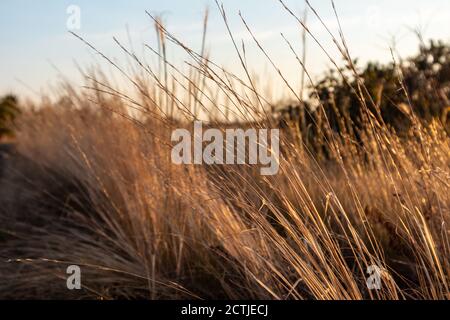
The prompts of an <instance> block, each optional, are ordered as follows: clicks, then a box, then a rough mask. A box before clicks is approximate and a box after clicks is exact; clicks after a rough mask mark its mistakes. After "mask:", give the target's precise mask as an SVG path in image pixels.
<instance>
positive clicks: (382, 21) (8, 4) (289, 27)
mask: <svg viewBox="0 0 450 320" xmlns="http://www.w3.org/2000/svg"><path fill="white" fill-rule="evenodd" d="M221 2H223V5H224V8H225V10H226V13H227V17H228V20H229V24H230V27H231V29H232V31H233V34H234V35H235V38H236V40H237V41H239V43H241V41H243V42H244V43H245V48H246V55H247V60H248V61H249V65H250V68H251V69H252V71H254V72H255V73H256V74H259V75H260V76H261V77H267V83H268V84H270V83H273V82H275V83H276V82H279V81H278V80H279V79H277V78H276V77H277V75H276V74H275V73H274V72H273V69H272V67H271V65H270V64H269V63H268V61H267V59H265V57H264V55H263V54H262V53H261V51H260V50H258V49H257V47H256V46H255V45H254V43H252V39H251V37H250V36H249V34H248V32H246V30H245V27H244V25H243V24H242V22H241V20H240V18H239V16H238V12H239V11H241V13H242V16H243V17H244V18H245V20H246V21H247V23H248V25H249V27H250V28H251V29H252V32H253V33H254V34H255V36H256V38H257V39H258V40H259V41H260V42H261V44H262V45H263V46H264V48H265V49H266V50H267V53H268V54H269V55H270V57H271V58H272V59H273V60H274V61H275V62H276V63H277V66H278V67H279V68H280V69H281V70H282V72H283V73H284V74H285V75H286V77H287V78H288V79H289V81H292V82H293V83H297V82H298V79H299V74H300V69H299V68H300V67H299V66H298V64H296V63H295V56H293V54H292V52H290V50H289V48H288V47H287V46H286V43H285V42H284V40H283V38H282V37H281V35H280V33H283V34H284V35H285V36H286V38H288V39H289V41H291V42H292V43H293V44H294V48H295V50H297V52H300V51H301V36H300V35H301V31H300V29H299V25H298V24H297V23H296V21H295V20H294V18H293V17H292V16H290V15H289V13H288V12H287V11H286V10H284V9H283V7H282V5H281V4H280V3H279V1H278V0H244V1H242V0H222V1H221ZM284 2H285V3H286V4H287V5H288V6H289V7H290V8H291V9H292V11H293V12H295V13H298V15H299V16H301V15H302V14H301V12H302V11H303V10H304V8H305V3H304V1H302V0H298V1H294V0H285V1H284ZM310 3H311V4H312V6H313V7H314V8H315V10H316V12H317V13H318V14H319V15H320V16H321V18H322V19H323V21H324V22H325V24H326V25H327V26H329V28H330V29H331V31H332V32H334V33H336V34H337V23H336V19H335V18H334V14H333V10H332V6H331V2H330V1H329V0H310ZM335 3H336V8H337V11H338V14H339V17H340V20H341V24H342V28H343V31H344V34H345V37H346V41H347V43H348V46H349V48H350V52H351V54H352V56H353V57H358V58H360V60H361V61H362V62H363V63H364V62H366V61H368V60H378V61H382V62H387V61H389V60H390V59H391V54H390V50H389V46H390V44H391V43H392V41H391V39H393V38H395V39H396V46H397V49H398V53H399V54H400V55H401V56H404V57H405V56H409V55H413V54H414V53H415V52H416V51H417V46H418V41H417V38H416V37H415V36H414V34H413V33H412V32H411V31H410V28H413V27H420V28H421V29H422V31H423V33H424V36H425V38H426V39H429V38H433V39H441V40H444V41H449V40H450V31H449V30H450V28H449V24H450V1H449V0H427V1H424V0H395V1H392V0H363V1H361V0H335ZM74 6H75V7H74ZM207 7H208V8H209V10H210V19H209V27H208V34H207V49H208V52H209V53H210V56H211V58H212V60H214V61H215V62H216V63H218V64H220V65H223V66H225V67H226V68H228V69H230V70H232V71H233V72H234V71H235V72H236V73H239V72H241V71H242V70H240V66H239V63H238V62H239V60H237V56H236V52H235V51H234V47H233V45H232V43H231V42H230V39H229V37H228V35H227V33H226V28H225V25H224V23H223V20H222V18H221V16H220V14H219V10H218V9H217V6H216V3H215V1H214V0H189V1H186V0H165V1H161V0H158V1H157V0H115V1H110V0H70V1H67V0H58V1H54V0H1V1H0V95H3V94H6V93H16V94H19V95H26V96H28V97H36V96H39V95H40V94H41V93H47V92H49V91H51V88H53V87H54V86H55V84H57V83H58V81H59V80H60V79H61V77H62V76H64V77H66V78H67V79H70V81H73V83H74V84H75V85H76V86H77V85H79V86H81V85H82V82H81V80H80V78H79V77H78V71H77V64H78V65H81V66H84V67H87V66H90V65H92V64H99V65H102V66H103V67H104V68H110V66H108V65H107V64H104V62H103V61H102V59H101V58H100V57H99V56H98V55H96V54H94V53H93V51H92V50H90V49H89V48H88V47H87V46H86V45H85V44H83V43H82V42H81V41H80V40H78V39H76V38H75V37H74V36H73V35H71V34H69V33H68V28H72V29H73V28H74V26H75V29H73V31H74V32H76V33H77V34H79V35H80V36H82V37H83V38H84V39H86V40H87V41H89V42H90V43H92V44H93V45H95V47H96V48H97V49H99V50H100V51H101V52H102V53H104V54H106V55H107V56H109V57H111V58H113V59H116V60H117V61H118V62H120V63H126V59H125V56H124V54H123V52H122V51H121V50H120V49H119V48H118V46H117V45H116V44H115V43H114V41H113V39H112V37H113V36H115V37H117V39H119V40H120V41H121V42H123V43H124V44H125V45H126V46H127V47H128V46H131V47H133V49H134V50H135V51H136V52H137V53H138V54H142V55H143V56H146V57H147V58H148V59H150V60H151V59H154V57H152V56H151V53H150V52H149V51H148V50H145V48H144V46H143V44H148V45H149V46H152V47H155V46H156V37H155V31H154V28H153V25H152V21H151V20H150V18H149V17H148V16H147V15H146V14H145V11H146V10H147V11H149V12H150V13H152V14H160V15H161V16H162V17H163V20H164V23H165V24H166V26H167V29H168V30H169V31H170V32H171V33H173V34H174V35H176V36H177V37H178V38H179V39H180V40H182V41H183V42H184V43H185V44H187V45H189V46H190V47H192V48H193V49H197V50H200V45H201V38H202V36H201V34H202V19H203V14H204V11H205V8H207ZM72 8H78V9H79V19H76V18H77V17H78V16H77V14H76V13H77V12H76V11H71V9H72ZM74 14H75V15H74ZM74 18H75V20H74ZM74 21H75V22H79V24H77V23H75V24H74ZM308 26H309V27H310V30H311V31H312V33H313V34H314V35H315V37H316V38H317V39H319V40H320V41H321V42H322V43H323V45H324V47H325V48H326V49H327V50H329V51H330V53H331V54H332V56H333V57H338V53H337V51H336V50H335V49H334V46H333V44H332V42H331V40H330V37H329V35H328V33H327V32H326V31H325V30H324V29H323V27H322V26H321V24H320V22H319V21H318V20H317V18H315V17H314V16H313V14H312V13H311V12H310V13H309V15H308ZM168 55H169V57H170V59H171V60H172V61H173V62H176V63H180V64H182V62H183V59H184V58H183V56H181V54H180V53H179V52H177V49H175V48H171V47H169V49H168ZM177 60H178V61H177ZM330 66H331V64H330V62H329V61H328V60H327V58H326V56H324V54H323V53H322V52H321V50H320V48H319V47H318V46H317V45H315V44H314V43H313V41H312V39H311V38H309V40H308V42H307V68H308V70H309V71H310V73H311V74H312V75H313V76H314V77H317V76H319V75H320V74H321V73H323V72H324V70H326V69H327V68H329V67H330ZM263 81H266V80H265V79H263Z"/></svg>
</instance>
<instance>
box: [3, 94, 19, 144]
mask: <svg viewBox="0 0 450 320" xmlns="http://www.w3.org/2000/svg"><path fill="white" fill-rule="evenodd" d="M19 112H20V110H19V104H18V100H17V98H16V97H15V96H13V95H7V96H5V97H3V98H0V139H1V138H3V137H5V136H11V135H13V130H12V127H11V125H12V122H13V121H14V119H15V118H16V117H17V115H18V114H19Z"/></svg>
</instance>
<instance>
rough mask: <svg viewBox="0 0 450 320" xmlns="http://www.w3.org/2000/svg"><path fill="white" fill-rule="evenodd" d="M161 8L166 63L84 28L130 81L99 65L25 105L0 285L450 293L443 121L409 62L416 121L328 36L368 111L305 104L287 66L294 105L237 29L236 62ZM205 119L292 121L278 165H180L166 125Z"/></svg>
mask: <svg viewBox="0 0 450 320" xmlns="http://www.w3.org/2000/svg"><path fill="white" fill-rule="evenodd" d="M218 10H220V12H221V13H222V15H223V17H224V21H225V23H227V19H226V13H225V11H223V8H222V7H220V6H218ZM281 10H287V11H286V12H287V14H288V15H291V14H292V15H293V16H294V17H295V18H296V19H298V21H299V22H300V25H301V24H302V18H301V17H297V16H295V15H294V13H292V11H289V10H290V9H289V8H287V7H285V8H283V7H282V9H281ZM312 12H313V13H314V11H312ZM153 22H154V24H155V29H156V32H158V34H159V37H160V48H159V49H152V50H153V52H154V54H155V55H156V56H158V57H159V59H160V69H159V70H156V71H155V70H152V69H151V68H150V67H149V66H148V65H146V63H145V62H144V61H142V60H141V59H140V58H139V57H138V56H137V55H135V54H134V53H133V52H132V51H131V50H130V49H127V48H126V47H125V46H124V45H122V44H121V43H119V42H118V41H117V44H118V45H119V46H122V48H123V50H124V52H125V53H126V54H128V56H129V59H130V61H131V64H132V65H133V71H128V70H129V69H130V68H123V67H121V66H119V65H118V64H117V63H116V62H115V61H113V60H111V59H110V58H108V57H106V56H104V55H102V54H101V53H100V52H98V51H97V49H96V48H95V44H90V43H87V41H86V40H84V39H83V38H82V37H81V36H79V35H75V37H76V38H78V40H80V45H87V46H88V47H90V49H91V50H93V51H94V52H97V53H99V54H100V57H101V58H102V59H103V60H104V61H105V62H106V63H108V64H109V65H110V66H111V68H113V69H115V70H116V71H117V72H119V73H120V74H122V76H123V78H124V79H125V80H126V81H128V82H129V83H130V86H131V87H132V90H131V89H130V90H128V91H125V92H124V91H121V90H118V89H115V88H114V87H113V85H112V84H111V83H109V82H108V81H107V77H106V76H104V75H102V73H101V72H100V71H99V70H98V69H95V70H91V72H86V73H85V80H86V87H85V88H84V89H77V88H74V87H72V86H70V85H68V84H66V85H64V86H61V88H60V92H58V94H59V96H60V98H59V99H57V100H56V101H50V100H46V99H43V100H42V102H41V103H39V104H35V105H34V106H33V107H31V106H30V105H23V106H22V113H21V114H20V116H19V117H18V118H17V120H16V121H15V124H14V132H15V137H14V139H13V142H12V145H11V146H4V147H2V156H1V170H2V177H1V180H0V274H1V281H0V297H1V298H14V299H22V298H52V297H53V298H67V299H118V298H120V299H163V298H165V299H186V298H195V299H449V298H450V291H449V287H450V241H449V237H450V229H449V223H450V207H449V206H450V192H449V185H450V170H449V169H450V167H449V164H450V140H449V137H448V129H447V128H446V122H445V120H443V119H442V118H441V117H431V118H429V119H428V120H427V121H424V120H423V118H422V117H420V116H419V115H418V114H416V113H415V110H416V109H415V108H416V106H414V104H415V103H416V102H414V101H415V100H414V99H413V97H411V99H409V96H410V95H409V92H408V90H407V89H406V87H407V84H405V82H404V81H403V80H402V79H403V78H402V72H401V70H402V69H401V66H399V68H398V70H399V72H397V73H396V76H395V84H396V86H397V89H396V91H395V92H396V94H397V95H399V96H402V97H404V99H405V100H406V101H412V102H411V103H410V104H404V105H402V106H403V110H401V111H402V113H401V117H404V121H405V122H407V123H408V124H409V125H408V128H407V129H404V130H403V131H401V132H400V131H399V130H397V129H396V128H394V127H393V126H391V125H390V124H387V123H386V121H385V118H384V114H383V115H382V114H381V107H380V106H381V105H382V102H384V101H385V100H384V96H383V92H381V94H379V95H378V96H377V95H373V94H372V91H373V90H372V88H370V87H368V85H367V82H365V81H362V79H361V78H360V75H359V72H357V71H356V67H355V66H354V65H353V64H352V63H353V59H352V58H351V57H350V56H349V54H348V50H347V47H346V44H345V39H344V38H343V37H342V38H341V37H340V36H337V37H336V38H334V39H335V44H336V46H337V47H338V49H339V51H340V52H341V53H342V57H336V58H335V60H334V58H331V57H330V59H331V61H333V62H334V61H336V60H339V59H344V61H346V62H348V64H349V66H348V69H347V71H346V72H347V74H342V77H344V79H347V80H348V79H351V80H348V81H347V82H348V83H349V87H350V88H351V90H349V92H350V94H352V95H353V96H354V99H355V101H357V104H358V110H359V114H358V119H359V120H360V122H359V124H358V125H356V124H355V123H354V121H355V120H354V118H351V117H350V116H348V115H346V114H342V113H337V114H335V115H334V116H333V119H330V113H329V111H328V109H327V108H329V105H330V103H329V101H330V100H329V99H328V100H327V102H325V101H324V100H323V99H320V98H319V99H316V100H317V101H319V103H318V104H317V106H316V108H315V109H314V110H312V109H309V108H307V107H306V104H305V102H304V101H303V99H301V98H300V97H301V94H300V93H299V91H298V90H297V89H296V88H295V89H294V88H292V87H291V86H290V84H289V82H288V81H287V80H286V79H285V78H284V77H283V75H282V74H280V75H281V77H280V81H282V82H283V84H285V85H286V90H287V91H291V90H292V94H291V95H292V97H294V103H293V105H294V107H291V108H290V109H283V108H281V106H280V105H277V104H276V103H275V102H273V101H270V99H269V98H267V97H265V95H264V92H263V90H261V89H259V86H258V84H257V81H256V80H255V79H254V78H253V76H251V74H250V72H249V71H248V67H247V61H246V57H245V51H243V50H242V49H241V48H239V44H237V45H236V53H237V54H238V57H239V61H240V62H241V63H242V67H243V70H244V76H243V77H238V76H237V75H235V74H233V73H231V72H230V71H228V70H225V69H223V68H222V67H220V66H219V65H216V64H214V62H213V61H211V60H210V59H209V57H208V55H207V53H206V52H203V50H202V52H196V51H195V50H194V49H190V48H188V47H187V46H185V45H184V44H183V43H181V42H180V41H179V40H178V39H176V38H175V37H174V36H173V35H172V34H171V33H170V32H169V31H168V30H166V28H165V26H163V25H162V24H161V22H160V20H159V19H158V18H154V20H153ZM243 22H244V23H245V20H243ZM206 25H207V15H206V16H205V30H206ZM245 25H246V24H245ZM305 27H306V26H305ZM168 29H170V28H168ZM248 30H249V32H250V34H251V28H250V27H249V28H248ZM305 32H306V33H307V31H305ZM307 35H308V36H309V37H311V38H312V37H313V35H309V34H307ZM230 37H231V40H232V43H235V44H236V42H235V41H238V40H235V39H234V37H233V34H232V33H230ZM314 39H315V38H314ZM254 41H255V42H256V44H257V45H259V43H258V40H257V39H256V38H254ZM315 41H317V43H320V40H319V39H317V40H315ZM83 42H84V43H83ZM169 44H170V45H172V46H177V48H178V49H182V50H184V52H185V53H186V54H187V55H188V56H189V57H190V59H191V60H190V61H191V65H190V67H189V70H188V71H184V70H181V69H179V68H178V67H177V66H176V64H172V63H171V62H170V61H168V58H167V55H166V47H168V46H169ZM149 49H150V48H149ZM260 50H262V52H263V53H264V52H265V51H264V48H263V47H262V46H261V48H260ZM283 50H289V45H288V46H287V48H285V49H283ZM324 50H325V49H324ZM325 53H326V50H325ZM293 54H295V51H293ZM267 58H268V61H269V63H270V64H271V65H272V66H273V67H274V70H277V64H276V61H272V60H271V59H270V56H269V55H267ZM297 58H298V63H299V65H298V66H296V67H299V66H302V57H301V55H300V56H299V57H297ZM396 70H397V69H396ZM398 70H397V71H398ZM348 73H349V74H348ZM304 78H305V82H309V80H308V79H310V78H309V73H308V71H307V70H305V71H304ZM311 82H312V81H311ZM310 85H311V86H310V88H309V90H310V92H311V97H314V94H315V93H317V96H320V95H319V93H318V88H317V86H316V85H315V84H314V83H310ZM306 86H307V85H306V84H305V87H306ZM305 90H306V89H305ZM405 108H406V110H405ZM279 110H281V111H279ZM286 110H287V111H286ZM313 111H314V115H311V116H310V117H308V115H306V114H305V113H312V112H313ZM198 117H201V118H203V119H204V120H205V123H207V125H208V126H211V127H215V128H219V129H221V130H224V129H226V128H228V127H240V128H281V142H280V148H281V157H280V170H279V172H278V174H276V175H274V176H261V175H260V173H259V170H258V167H257V166H251V165H240V166H239V165H231V166H230V165H210V166H208V165H174V164H173V163H172V162H171V157H170V153H171V148H172V145H173V144H172V142H171V132H172V131H173V130H174V129H176V128H188V129H189V128H191V127H192V125H191V124H192V122H193V121H194V120H196V119H197V118H198ZM306 119H309V120H306ZM69 265H78V266H80V267H81V270H82V287H83V289H82V290H81V291H70V290H68V289H67V287H66V278H67V274H66V268H67V266H69ZM370 266H377V267H379V270H381V274H380V276H381V288H380V290H369V289H368V287H367V279H368V277H369V276H370V274H368V273H367V271H368V268H369V267H370Z"/></svg>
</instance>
